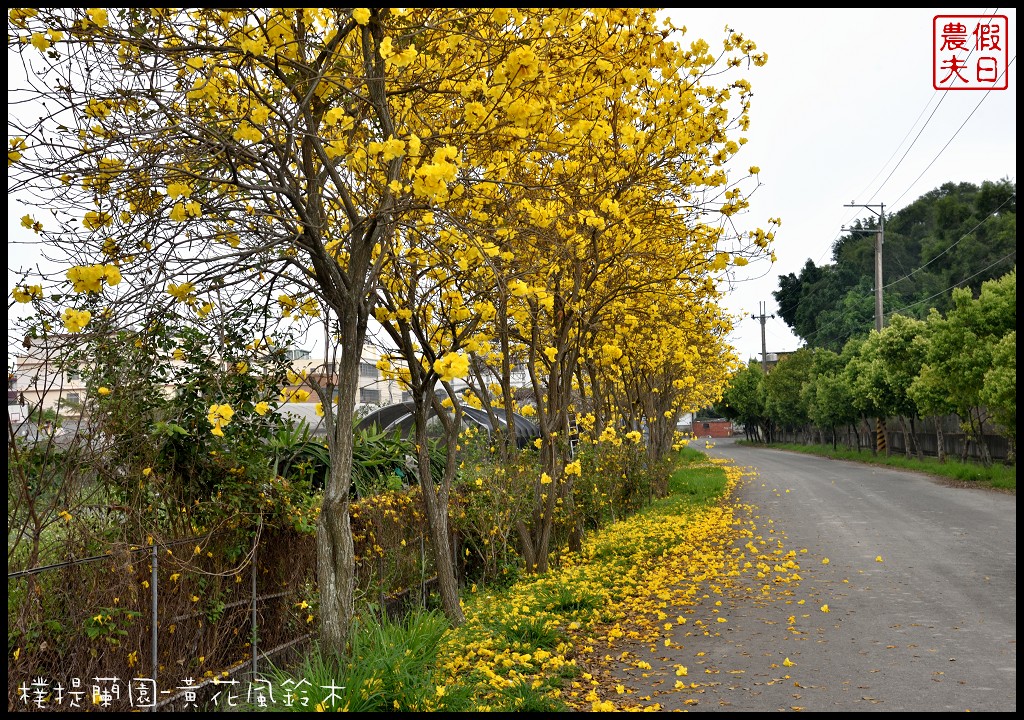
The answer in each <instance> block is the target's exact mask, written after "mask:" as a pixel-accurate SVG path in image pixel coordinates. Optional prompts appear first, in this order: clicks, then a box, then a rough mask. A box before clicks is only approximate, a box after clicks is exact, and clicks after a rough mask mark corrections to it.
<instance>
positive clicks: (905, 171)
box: [666, 8, 1018, 360]
mask: <svg viewBox="0 0 1024 720" xmlns="http://www.w3.org/2000/svg"><path fill="white" fill-rule="evenodd" d="M666 12H667V13H668V14H669V15H670V16H671V17H672V19H673V22H674V23H675V24H676V25H685V26H686V27H687V33H686V37H692V38H696V37H703V38H704V39H705V40H707V41H708V43H709V44H710V45H711V47H712V49H713V50H717V49H718V48H720V47H721V45H720V38H721V37H722V28H723V27H724V26H725V25H728V26H729V27H731V28H732V29H734V30H737V31H739V32H741V33H743V35H744V36H745V37H747V38H748V39H751V40H753V41H754V42H756V43H757V49H758V51H764V52H767V53H768V64H767V65H765V66H764V67H761V68H751V69H750V70H749V71H745V72H744V76H745V77H746V78H747V79H748V80H749V81H750V83H751V86H752V89H753V93H754V97H753V100H752V106H751V113H750V114H751V125H750V130H749V132H748V133H747V136H748V137H749V142H748V143H747V145H745V146H744V147H743V149H742V150H741V152H740V153H739V155H738V156H737V170H740V171H742V170H743V169H744V168H746V167H747V166H748V165H757V166H759V167H760V168H761V173H760V178H761V182H762V187H760V188H759V189H758V190H757V192H756V193H755V195H754V197H753V199H752V202H751V207H750V211H749V213H747V215H746V216H745V217H744V218H742V219H741V220H740V221H739V223H740V226H741V229H742V228H743V226H744V225H748V226H749V228H753V227H757V226H758V225H760V224H761V223H763V222H765V221H766V219H767V218H769V217H780V218H781V219H782V227H781V228H780V229H779V231H778V232H777V233H776V238H775V252H776V255H777V258H778V261H777V262H776V263H775V265H774V266H769V265H768V264H767V263H760V264H751V265H749V266H747V267H746V268H743V270H747V271H748V272H746V273H745V274H744V275H743V276H742V277H745V278H748V279H747V280H745V281H744V282H741V283H738V284H737V285H736V286H735V289H734V290H733V291H731V292H730V293H729V294H728V296H727V298H726V300H725V305H726V307H727V308H728V309H729V310H730V311H732V312H735V313H743V314H746V316H747V318H746V319H745V320H739V321H737V322H736V329H735V331H734V333H733V335H732V341H733V344H734V345H735V346H736V348H737V349H738V350H739V354H740V358H741V359H744V360H746V359H748V358H758V359H759V358H760V354H761V324H760V322H759V321H758V320H754V319H751V318H750V317H749V316H750V315H751V314H759V313H760V307H759V303H761V302H764V303H765V304H766V306H767V313H768V314H773V313H775V312H776V311H777V310H778V306H777V304H776V303H775V300H774V298H773V297H772V291H773V290H777V289H778V278H779V276H780V275H786V274H789V273H795V274H797V275H799V273H800V271H801V269H802V268H803V266H804V265H805V264H806V262H807V260H808V259H810V260H813V261H814V263H815V264H816V265H821V264H825V263H830V262H831V260H832V256H831V245H832V242H833V241H834V240H835V239H836V237H837V236H839V235H840V228H841V227H842V226H843V225H844V224H845V225H849V224H850V223H851V222H852V221H853V220H854V219H856V218H858V217H861V218H865V219H866V218H868V217H869V216H870V211H868V210H863V209H860V210H858V209H856V208H847V207H844V205H847V204H857V203H859V204H874V205H877V204H879V203H884V204H885V211H886V213H887V214H888V213H889V212H890V211H896V210H899V209H900V208H903V207H905V206H907V205H909V204H910V203H912V202H913V201H914V200H916V199H917V198H918V197H920V196H921V195H923V194H925V193H926V192H928V191H930V190H933V189H935V188H936V187H938V186H940V185H942V184H943V183H945V182H971V183H975V184H978V185H980V184H981V183H982V182H983V181H985V180H992V181H997V180H1000V179H1003V178H1009V179H1010V180H1011V181H1013V182H1016V180H1017V159H1016V156H1017V66H1016V61H1015V58H1016V55H1017V42H1016V33H1017V32H1018V29H1017V12H1016V9H1015V8H928V9H909V8H897V9H892V10H885V9H879V8H864V9H851V8H845V9H844V8H836V9H825V8H814V9H808V10H803V9H792V8H782V9H774V10H772V9H759V8H758V9H755V8H735V9H733V8H696V9H683V8H677V9H670V10H667V11H666ZM993 14H996V15H1005V16H1006V17H1007V23H1008V28H1009V33H1008V36H1009V43H1008V44H1007V46H1006V47H1007V49H1008V53H1009V58H1010V63H1009V82H1008V85H1009V87H1008V88H1007V89H1006V90H993V91H991V92H987V93H986V92H985V91H980V90H971V91H967V90H957V91H940V90H935V89H934V88H933V85H932V67H933V66H932V27H933V23H932V21H933V18H934V17H935V16H936V15H993ZM940 79H941V78H940ZM884 251H885V250H884V248H883V253H884ZM765 339H766V346H767V350H768V352H769V353H772V352H780V351H786V350H795V349H796V348H798V347H800V342H799V340H798V339H797V338H796V337H795V336H794V335H793V334H792V333H791V332H790V331H789V327H788V326H787V325H786V324H785V323H784V322H783V321H782V320H780V319H778V318H775V319H769V320H768V321H767V322H766V324H765Z"/></svg>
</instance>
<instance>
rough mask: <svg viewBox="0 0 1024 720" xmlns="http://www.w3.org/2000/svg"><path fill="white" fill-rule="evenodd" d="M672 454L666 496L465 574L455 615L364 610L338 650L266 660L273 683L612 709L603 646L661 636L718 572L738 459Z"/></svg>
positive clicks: (375, 702) (359, 701) (424, 705)
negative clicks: (536, 556) (571, 539)
mask: <svg viewBox="0 0 1024 720" xmlns="http://www.w3.org/2000/svg"><path fill="white" fill-rule="evenodd" d="M676 462H677V466H676V469H675V470H674V472H673V473H672V475H671V477H670V480H669V487H668V490H669V492H668V495H667V496H666V497H664V498H661V499H659V500H655V501H654V502H653V503H652V504H651V505H649V506H648V507H646V508H644V509H642V510H641V511H640V512H638V513H637V514H635V515H633V516H631V517H628V518H625V519H623V520H619V521H617V522H613V523H610V524H608V525H606V526H604V527H602V528H600V529H598V530H595V531H594V532H593V533H591V534H590V535H589V536H588V539H587V541H586V542H585V544H584V547H583V549H582V551H581V552H579V553H570V554H566V555H564V556H563V557H561V558H560V559H559V562H558V564H557V567H553V568H552V569H551V570H549V571H548V572H546V573H543V574H540V575H533V576H524V577H523V578H522V579H520V580H518V581H516V582H514V583H512V584H510V585H509V586H508V587H505V588H500V587H478V586H476V585H473V586H470V587H469V588H467V589H466V591H465V592H464V594H463V596H462V608H463V612H464V613H465V615H466V622H465V623H464V624H463V625H461V626H460V627H458V628H453V627H451V626H450V625H448V623H447V622H446V621H445V620H444V618H443V616H442V615H440V614H439V613H437V612H431V611H426V612H417V613H414V614H412V615H410V616H408V617H406V618H405V619H403V620H401V621H397V622H393V621H390V620H388V619H387V618H384V617H377V618H371V619H370V621H369V622H359V623H357V625H356V630H355V634H354V637H353V652H352V653H350V654H348V655H345V656H337V655H332V654H330V653H329V652H325V651H323V650H321V649H319V648H317V649H315V650H313V651H312V652H311V653H310V654H308V655H307V657H306V658H305V659H304V660H302V661H300V662H299V663H298V664H295V665H292V666H290V667H288V668H281V669H276V670H275V671H274V672H273V673H272V674H271V675H272V678H273V681H274V683H275V685H276V686H281V685H284V684H285V683H291V684H295V683H298V682H300V681H301V680H303V679H306V680H309V685H310V687H309V692H308V694H307V696H306V698H305V699H306V701H307V703H308V706H307V707H306V708H303V707H299V706H296V707H295V708H294V709H296V710H301V709H314V708H315V709H322V710H333V709H344V710H348V711H363V712H366V711H388V712H396V711H503V712H507V711H516V712H529V711H533V712H559V711H573V710H614V709H617V704H616V703H615V702H614V701H613V700H611V699H609V697H608V695H609V688H608V687H607V686H606V684H604V683H602V682H601V681H600V680H599V679H598V677H599V668H600V667H601V666H602V665H603V664H605V662H606V655H607V653H608V652H609V649H610V648H612V647H614V646H615V644H616V642H617V641H618V640H619V639H621V638H628V639H630V640H634V639H636V638H643V639H645V640H650V641H652V642H659V643H661V642H663V640H662V639H661V636H660V634H659V633H660V632H661V631H662V630H665V629H666V628H665V627H664V623H666V622H668V623H669V626H671V625H672V624H674V623H676V622H678V621H679V620H682V622H686V620H685V619H684V618H681V617H680V618H677V617H675V616H673V617H672V618H668V617H667V616H666V614H665V612H664V609H665V608H667V607H672V608H674V609H675V610H679V611H680V612H682V610H681V608H685V607H686V606H687V605H690V604H692V603H693V600H694V598H695V597H696V596H697V595H698V590H699V589H700V588H702V587H704V584H705V583H710V584H715V583H716V582H721V581H722V580H723V574H724V572H725V570H724V567H725V565H724V563H721V562H718V561H716V559H720V558H721V557H722V556H723V555H724V553H725V550H724V548H725V547H726V546H727V540H728V539H730V538H731V537H732V535H733V533H734V532H735V530H734V524H733V518H732V510H731V508H730V506H729V504H728V502H726V500H727V498H728V496H729V493H730V490H731V488H732V487H733V485H734V483H735V481H736V480H737V479H738V478H739V471H738V470H736V469H735V468H734V467H731V466H729V465H728V464H723V463H721V462H720V461H714V460H710V459H708V458H707V456H705V455H704V454H703V453H701V452H698V451H697V450H693V449H689V448H684V449H682V450H681V451H680V452H679V455H678V458H677V459H676ZM694 630H695V631H698V632H699V631H700V630H699V624H698V627H695V628H694ZM682 670H683V672H680V673H679V674H680V682H682V679H683V678H684V677H685V674H686V673H685V668H683V669H682ZM684 685H686V686H687V687H688V686H689V680H687V682H686V683H684ZM342 687H343V688H344V689H343V690H335V691H333V692H332V691H331V690H330V689H331V688H342ZM324 688H327V689H326V690H325V689H324ZM677 689H682V688H677ZM611 694H612V695H613V696H614V689H612V690H611Z"/></svg>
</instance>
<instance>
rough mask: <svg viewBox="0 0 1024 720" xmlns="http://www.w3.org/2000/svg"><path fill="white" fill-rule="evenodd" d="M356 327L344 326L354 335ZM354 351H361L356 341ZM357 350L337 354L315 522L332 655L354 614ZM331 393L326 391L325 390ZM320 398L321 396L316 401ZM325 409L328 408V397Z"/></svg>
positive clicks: (325, 632)
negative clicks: (326, 465)
mask: <svg viewBox="0 0 1024 720" xmlns="http://www.w3.org/2000/svg"><path fill="white" fill-rule="evenodd" d="M354 325H355V323H352V326H351V327H346V328H345V330H348V331H349V332H350V333H351V335H348V336H349V337H353V336H355V335H356V332H355V327H354ZM358 346H359V347H362V343H361V342H360V343H359V345H358ZM359 355H360V354H359V352H352V351H351V350H346V351H345V352H343V353H342V354H341V361H340V367H339V373H338V405H337V408H336V409H335V412H333V413H331V412H328V413H326V415H325V419H326V422H327V445H328V452H329V453H330V458H331V470H330V475H329V477H328V479H327V486H326V487H325V488H324V499H323V503H322V505H321V509H320V516H319V517H318V518H317V534H316V558H317V587H318V590H319V593H320V640H321V642H322V643H323V644H324V645H325V647H326V648H327V649H329V650H331V651H333V652H335V653H343V652H344V651H345V646H346V642H347V640H348V631H349V628H350V626H351V624H352V618H353V616H354V615H355V586H356V561H355V557H356V555H355V542H354V541H353V539H352V520H351V516H350V514H349V503H350V500H351V498H350V490H351V486H352V446H353V440H354V438H353V434H352V418H353V415H354V413H355V396H356V386H357V384H358V381H359V374H358V373H359ZM328 389H330V388H328ZM321 399H323V398H321ZM324 406H325V407H328V408H329V407H331V406H330V398H329V397H328V398H327V400H326V402H325V404H324Z"/></svg>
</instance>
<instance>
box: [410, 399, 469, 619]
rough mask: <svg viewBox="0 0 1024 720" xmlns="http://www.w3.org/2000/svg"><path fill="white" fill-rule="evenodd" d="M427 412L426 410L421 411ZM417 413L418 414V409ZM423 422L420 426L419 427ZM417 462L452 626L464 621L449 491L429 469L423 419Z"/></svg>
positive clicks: (451, 456)
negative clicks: (451, 526) (456, 570)
mask: <svg viewBox="0 0 1024 720" xmlns="http://www.w3.org/2000/svg"><path fill="white" fill-rule="evenodd" d="M423 414H424V415H425V414H426V413H425V412H424V413H423ZM417 415H419V413H418V412H417ZM421 425H422V429H421ZM453 448H454V445H453V444H452V445H449V448H448V462H449V463H452V462H455V452H454V449H453ZM416 461H417V464H418V466H419V481H420V490H421V491H422V492H423V505H424V507H425V508H426V514H427V528H428V529H429V531H430V542H431V546H432V547H433V551H434V567H435V568H436V570H437V587H438V592H439V593H440V595H441V606H442V607H443V608H444V614H445V615H446V616H447V617H448V619H449V620H450V621H451V623H452V625H455V626H459V625H461V624H462V623H464V622H466V616H465V614H463V612H462V603H461V602H459V582H458V579H457V578H456V576H455V556H454V554H453V553H452V544H451V533H450V531H449V526H448V490H447V488H446V487H445V484H444V482H443V481H442V482H441V483H440V486H438V485H436V484H435V483H434V479H433V477H432V474H431V469H430V446H429V445H428V441H427V429H426V421H424V422H422V424H421V423H420V418H419V417H417V418H416Z"/></svg>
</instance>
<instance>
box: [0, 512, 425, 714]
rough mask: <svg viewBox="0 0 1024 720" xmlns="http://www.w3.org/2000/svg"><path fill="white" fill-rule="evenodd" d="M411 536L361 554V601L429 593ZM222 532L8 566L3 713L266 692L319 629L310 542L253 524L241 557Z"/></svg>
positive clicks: (192, 701)
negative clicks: (266, 676)
mask: <svg viewBox="0 0 1024 720" xmlns="http://www.w3.org/2000/svg"><path fill="white" fill-rule="evenodd" d="M410 539H411V541H407V542H406V543H404V544H400V543H399V542H395V543H394V544H393V546H392V543H388V547H386V548H378V549H379V550H380V552H378V553H375V554H374V555H373V556H368V557H363V558H361V559H360V561H359V563H358V566H357V585H358V588H359V589H358V592H359V598H358V599H359V601H360V602H361V603H363V604H366V603H373V604H375V605H377V606H378V607H379V608H380V609H381V610H382V611H384V612H388V613H389V614H391V615H393V616H394V615H397V614H400V613H402V612H405V611H407V610H408V609H409V608H411V607H415V606H426V605H427V604H428V602H429V596H430V593H431V592H432V590H433V588H434V585H435V583H436V580H435V578H434V576H433V573H432V569H431V565H432V562H431V560H430V557H429V545H428V542H427V540H426V537H425V535H424V533H422V532H419V533H418V537H412V538H410ZM218 540H222V541H223V540H224V538H223V537H222V538H218V537H217V536H216V535H206V536H200V537H190V538H185V539H180V540H175V541H173V542H167V543H159V542H157V543H155V544H151V545H147V544H140V545H137V546H127V547H121V548H117V549H115V550H112V551H111V552H109V553H106V554H103V555H96V556H90V557H82V558H69V559H67V560H65V561H62V562H59V563H52V564H49V565H45V566H41V567H35V568H30V569H26V570H21V571H16V572H12V573H9V574H8V578H7V583H8V666H7V670H8V702H7V705H8V711H22V712H23V711H50V712H53V711H71V712H80V711H89V710H102V711H133V710H134V711H150V712H155V711H187V710H192V709H196V710H198V709H200V708H201V707H204V706H209V705H211V704H215V703H219V704H220V705H221V706H224V707H225V709H226V708H227V707H229V706H231V705H237V704H249V705H250V706H258V705H260V704H261V703H262V702H264V701H265V699H266V693H267V690H268V688H267V684H266V682H265V681H264V680H263V673H264V672H265V671H266V670H267V669H268V664H269V663H270V662H274V663H275V664H278V663H286V662H287V661H288V660H289V659H293V658H295V657H298V656H299V655H300V654H301V653H302V651H303V650H304V649H305V647H306V646H307V644H308V643H309V641H310V640H311V639H312V638H313V637H314V634H315V626H316V617H315V614H316V592H315V557H316V552H315V539H314V538H313V537H312V536H309V535H300V534H298V533H295V532H275V533H262V534H257V535H255V536H254V538H253V542H252V544H251V546H250V547H248V548H246V549H245V552H244V555H243V557H241V558H238V559H237V560H235V561H234V562H228V561H226V560H225V559H224V558H223V557H221V556H222V555H223V551H224V548H223V545H224V543H223V542H221V543H218ZM236 549H237V548H236ZM410 567H413V568H416V569H417V570H416V572H415V573H412V572H410V570H409V568H410Z"/></svg>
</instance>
